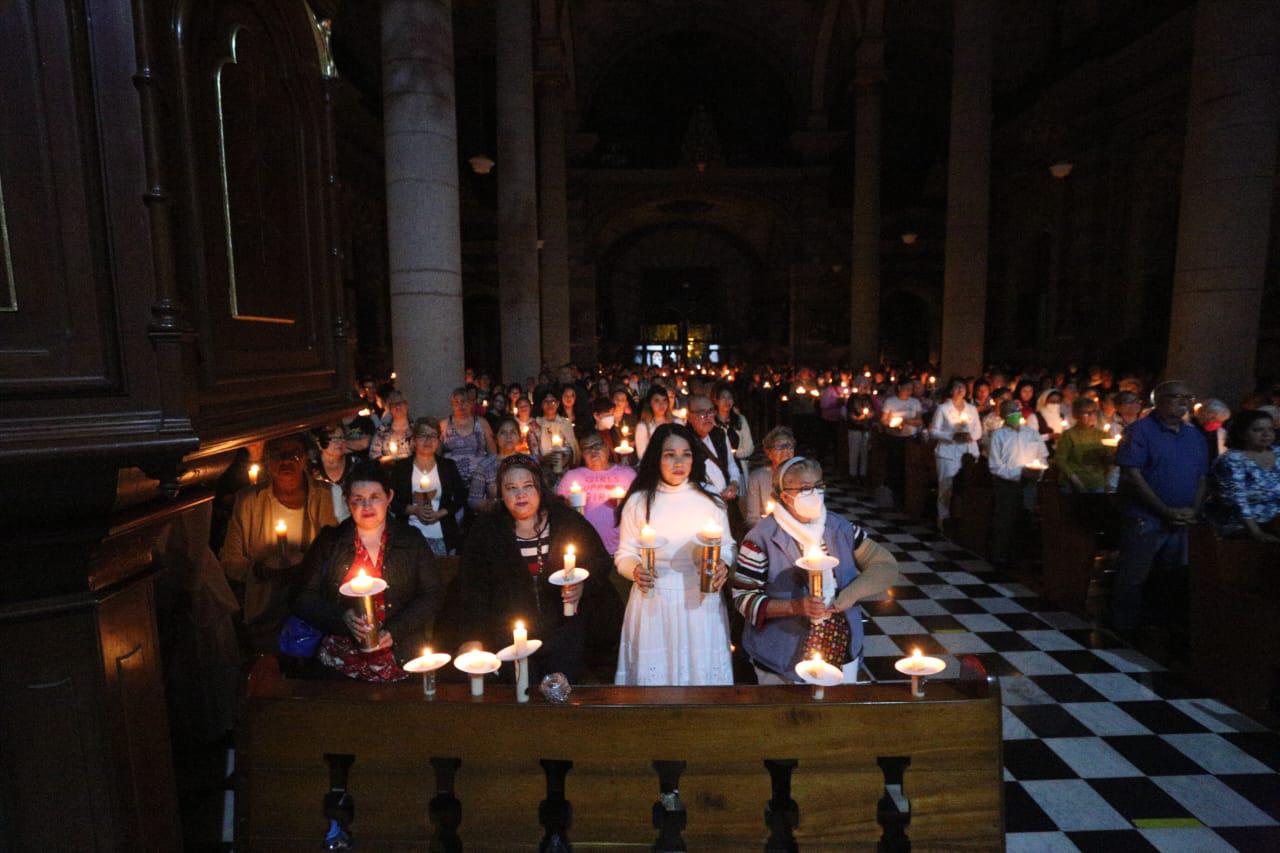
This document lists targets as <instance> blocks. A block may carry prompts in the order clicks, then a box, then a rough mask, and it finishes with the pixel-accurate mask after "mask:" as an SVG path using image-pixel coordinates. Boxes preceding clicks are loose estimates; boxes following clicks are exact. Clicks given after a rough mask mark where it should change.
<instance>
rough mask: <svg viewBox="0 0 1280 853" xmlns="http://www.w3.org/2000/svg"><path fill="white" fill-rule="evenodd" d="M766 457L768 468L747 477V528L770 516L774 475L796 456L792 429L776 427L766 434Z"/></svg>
mask: <svg viewBox="0 0 1280 853" xmlns="http://www.w3.org/2000/svg"><path fill="white" fill-rule="evenodd" d="M763 446H764V455H765V457H766V458H767V459H768V460H769V467H768V468H757V469H755V470H754V471H752V472H751V475H750V476H749V477H747V511H746V513H745V516H746V522H747V527H754V526H755V525H756V522H758V521H759V520H760V519H761V518H763V517H764V516H766V515H768V505H769V502H770V501H771V500H772V499H773V474H774V472H775V471H777V470H778V466H779V465H781V464H782V463H783V462H786V461H787V460H788V459H790V458H791V457H792V456H795V455H796V435H795V433H793V432H792V431H791V428H790V427H784V426H779V427H774V428H773V429H771V430H769V432H768V433H766V434H765V437H764V442H763Z"/></svg>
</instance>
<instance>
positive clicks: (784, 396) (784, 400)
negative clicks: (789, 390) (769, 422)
mask: <svg viewBox="0 0 1280 853" xmlns="http://www.w3.org/2000/svg"><path fill="white" fill-rule="evenodd" d="M780 399H781V400H782V402H784V403H785V402H787V399H788V397H787V395H786V394H783V395H782V397H781V398H780Z"/></svg>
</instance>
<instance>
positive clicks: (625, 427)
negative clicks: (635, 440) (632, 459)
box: [622, 424, 631, 444]
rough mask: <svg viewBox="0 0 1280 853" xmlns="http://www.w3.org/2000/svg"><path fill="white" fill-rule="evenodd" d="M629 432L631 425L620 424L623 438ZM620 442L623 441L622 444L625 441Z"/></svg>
mask: <svg viewBox="0 0 1280 853" xmlns="http://www.w3.org/2000/svg"><path fill="white" fill-rule="evenodd" d="M630 434H631V427H629V426H627V425H626V424H623V425H622V435H623V437H624V439H625V437H626V436H628V435H630ZM622 443H623V444H626V441H625V440H624V441H623V442H622Z"/></svg>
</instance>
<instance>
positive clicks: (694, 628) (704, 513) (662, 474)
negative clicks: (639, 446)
mask: <svg viewBox="0 0 1280 853" xmlns="http://www.w3.org/2000/svg"><path fill="white" fill-rule="evenodd" d="M707 464H708V463H707V453H706V451H705V450H703V445H702V442H701V441H699V440H698V438H697V436H696V435H695V434H694V432H693V430H691V429H689V428H688V427H686V426H684V425H683V424H663V425H661V426H659V427H658V428H657V430H656V431H655V432H654V433H653V439H652V441H651V442H650V443H649V447H648V449H647V450H646V451H645V454H644V457H643V458H642V459H641V460H640V468H639V470H638V471H637V473H636V479H635V481H634V482H633V483H632V484H631V489H630V491H629V492H628V494H627V497H626V499H625V502H624V504H623V506H622V508H621V509H620V510H619V539H620V542H619V545H618V550H617V553H616V554H615V555H614V565H615V566H616V567H617V569H618V573H619V574H621V575H622V576H623V577H625V578H627V579H628V580H631V581H634V585H633V587H632V589H631V594H630V597H629V598H628V600H627V612H626V616H625V618H624V619H623V624H622V639H621V643H620V646H619V649H618V669H617V675H616V677H615V681H616V683H618V684H640V685H662V684H666V685H706V684H732V683H733V664H732V660H731V657H730V649H729V613H728V609H727V608H726V607H725V603H724V599H723V598H722V597H721V596H720V595H719V594H716V593H718V592H719V590H720V589H721V588H722V587H723V586H724V584H725V581H726V580H727V579H728V577H729V567H728V563H730V562H732V560H733V556H734V543H733V539H732V538H731V537H730V536H728V535H727V533H726V531H728V529H729V517H728V515H727V514H726V512H725V507H724V501H723V500H721V499H720V497H719V496H718V495H716V494H713V493H712V492H710V491H708V490H707V488H706V486H704V485H703V483H704V482H705V480H706V466H707ZM704 527H708V528H709V529H710V530H711V531H713V532H714V530H715V529H716V528H719V535H720V536H721V539H720V554H721V558H720V560H719V561H718V563H717V565H716V566H715V570H714V574H713V576H712V578H711V584H710V589H711V594H707V593H704V592H702V589H701V584H700V579H699V563H700V557H701V549H702V547H703V546H702V544H701V543H700V541H699V534H700V532H702V530H703V528H704ZM645 528H649V529H650V530H652V531H653V532H654V534H655V535H656V537H660V541H659V544H660V547H658V548H657V551H656V554H655V559H654V569H655V574H656V577H654V576H653V575H650V574H649V573H648V572H646V571H645V570H644V568H643V556H642V554H641V550H640V547H639V546H640V539H641V532H642V531H643V530H644V529H645ZM663 543H665V544H663Z"/></svg>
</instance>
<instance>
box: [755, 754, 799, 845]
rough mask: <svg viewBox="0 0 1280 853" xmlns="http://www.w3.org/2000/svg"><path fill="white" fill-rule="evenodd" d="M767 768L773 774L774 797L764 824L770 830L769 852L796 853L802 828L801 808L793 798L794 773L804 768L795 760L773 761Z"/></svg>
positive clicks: (767, 809) (766, 763)
mask: <svg viewBox="0 0 1280 853" xmlns="http://www.w3.org/2000/svg"><path fill="white" fill-rule="evenodd" d="M764 766H765V767H766V768H767V769H768V771H769V782H770V784H771V785H772V786H773V796H772V797H771V798H770V799H769V802H768V804H767V805H765V807H764V824H765V826H767V827H769V840H768V841H766V842H765V843H764V850H765V853H796V851H798V850H799V849H800V845H798V844H796V836H795V832H794V830H795V828H796V827H797V826H799V825H800V806H799V805H797V804H796V801H795V800H793V799H791V774H792V772H793V771H794V770H795V769H796V768H797V767H799V766H800V762H799V761H797V760H796V759H794V758H788V759H785V760H771V759H768V758H766V759H765V760H764Z"/></svg>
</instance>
